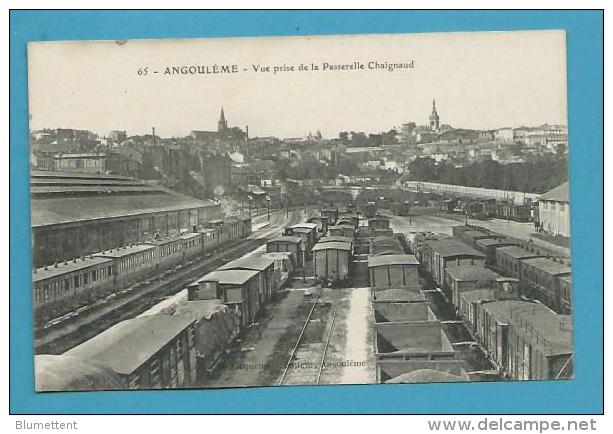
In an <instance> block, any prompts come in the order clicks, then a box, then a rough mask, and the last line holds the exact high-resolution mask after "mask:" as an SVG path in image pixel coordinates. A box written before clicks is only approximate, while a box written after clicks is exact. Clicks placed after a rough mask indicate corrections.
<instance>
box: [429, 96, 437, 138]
mask: <svg viewBox="0 0 613 434" xmlns="http://www.w3.org/2000/svg"><path fill="white" fill-rule="evenodd" d="M438 127H439V117H438V113H437V112H436V101H435V100H432V114H431V115H430V129H431V130H433V131H437V130H438Z"/></svg>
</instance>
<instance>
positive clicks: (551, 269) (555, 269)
mask: <svg viewBox="0 0 613 434" xmlns="http://www.w3.org/2000/svg"><path fill="white" fill-rule="evenodd" d="M523 263H524V264H526V265H530V266H532V267H534V268H536V269H537V270H541V271H544V272H546V273H549V274H551V275H556V274H565V273H570V272H571V271H572V270H571V267H570V266H568V265H566V264H560V263H559V262H556V261H554V260H553V259H549V258H531V259H525V260H524V261H523Z"/></svg>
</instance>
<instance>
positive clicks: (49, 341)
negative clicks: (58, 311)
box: [34, 215, 296, 354]
mask: <svg viewBox="0 0 613 434" xmlns="http://www.w3.org/2000/svg"><path fill="white" fill-rule="evenodd" d="M295 218H296V216H295V215H294V216H292V217H290V220H289V221H292V220H294V219H295ZM284 223H285V222H284ZM277 231H278V228H273V229H265V230H264V231H263V233H262V234H261V236H259V237H258V238H255V239H244V240H241V241H239V242H237V243H234V244H232V245H231V246H229V247H228V248H226V249H224V250H222V251H219V252H217V253H216V254H214V255H212V256H210V257H208V258H202V259H200V260H196V261H194V262H193V263H192V264H191V265H190V266H186V267H183V268H179V269H177V270H175V271H174V272H173V273H170V274H166V275H163V274H162V275H158V276H157V277H153V278H151V279H149V282H150V283H148V284H146V285H142V286H140V287H139V288H137V289H134V290H132V291H129V292H126V293H123V294H119V295H116V296H113V297H107V298H106V299H105V301H104V302H102V303H101V302H97V303H95V304H96V305H95V306H94V307H92V308H90V309H87V310H84V311H83V312H82V313H80V314H79V315H77V316H74V317H72V318H69V319H68V320H66V321H64V322H62V324H61V325H59V326H56V327H53V328H50V329H47V330H44V329H38V330H35V340H34V351H35V353H36V354H62V353H64V352H66V351H68V350H69V349H71V348H73V347H75V346H77V345H79V344H81V343H83V342H85V341H86V340H88V339H91V338H92V337H94V336H96V335H97V334H99V333H101V332H103V331H104V330H106V329H108V328H110V327H112V326H113V325H115V324H117V323H119V322H121V321H124V320H126V319H129V318H134V317H135V316H137V315H139V314H141V313H142V312H145V311H146V310H147V309H150V308H151V307H153V306H154V305H156V304H157V303H159V302H160V301H161V300H163V299H164V298H165V297H168V296H171V295H174V294H176V293H177V292H179V291H181V290H182V289H183V288H184V287H185V286H186V285H188V284H189V283H191V282H193V281H194V280H195V279H197V278H198V277H200V276H202V275H203V274H206V273H208V272H210V271H213V270H215V269H216V268H218V267H220V266H221V265H223V264H225V263H226V262H228V261H231V260H234V259H237V258H239V257H241V256H243V255H244V254H246V253H249V252H250V251H252V250H254V249H256V248H258V247H260V246H262V245H264V244H265V243H266V241H268V240H269V239H271V238H273V237H274V236H276V233H277Z"/></svg>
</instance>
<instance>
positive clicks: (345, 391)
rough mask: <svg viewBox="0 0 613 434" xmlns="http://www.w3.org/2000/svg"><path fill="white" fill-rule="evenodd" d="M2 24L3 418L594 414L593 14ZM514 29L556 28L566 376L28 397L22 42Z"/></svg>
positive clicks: (597, 338) (596, 145)
mask: <svg viewBox="0 0 613 434" xmlns="http://www.w3.org/2000/svg"><path fill="white" fill-rule="evenodd" d="M10 25H11V28H10V34H11V41H10V59H11V65H10V71H11V81H10V98H11V100H10V115H11V122H10V127H11V130H10V151H11V155H10V169H11V172H10V181H11V185H10V193H11V196H10V218H11V227H10V234H11V242H10V259H11V263H10V284H11V286H10V311H11V318H10V334H11V345H10V362H11V372H10V387H11V390H10V392H11V393H10V408H11V412H12V413H115V412H118V413H159V412H164V413H261V412H268V413H278V412H287V413H296V412H299V413H321V412H325V413H364V412H367V413H601V412H602V411H603V407H602V399H603V387H602V385H603V377H602V375H603V365H602V361H603V354H602V352H603V348H602V342H603V340H602V338H603V335H602V333H603V328H602V324H603V268H602V267H603V250H602V247H603V232H602V231H603V208H602V205H603V171H602V167H603V160H602V157H603V136H602V134H603V117H602V116H603V95H602V91H603V65H602V50H603V40H602V35H603V27H602V26H603V24H602V13H601V12H600V11H580V12H578V11H574V12H573V11H554V12H547V11H485V12H484V11H389V12H384V11H368V12H364V11H334V12H322V11H297V12H293V11H276V12H264V11H241V12H230V11H220V12H212V11H200V12H193V11H190V12H187V11H128V12H124V11H58V12H56V11H13V12H12V13H11V17H10ZM519 29H565V30H566V31H567V44H568V108H569V134H570V138H569V140H570V157H569V160H570V179H571V196H572V216H571V224H572V232H573V234H574V236H573V239H572V253H573V283H574V288H575V294H574V295H575V298H574V306H575V308H574V315H575V376H576V378H575V379H574V380H572V381H559V382H515V383H472V384H471V383H464V384H426V385H395V386H390V385H380V386H378V385H369V386H319V387H284V388H273V387H269V388H251V389H226V390H201V391H143V392H81V393H52V394H36V393H35V392H34V378H33V350H32V319H31V308H32V306H31V290H30V287H31V274H30V269H31V264H30V249H29V248H28V246H29V245H30V227H29V221H30V212H29V195H28V183H29V175H28V170H29V163H28V161H29V155H28V106H27V60H26V44H27V43H28V42H29V41H46V40H68V39H130V38H169V37H185V38H191V37H223V36H255V35H314V34H342V33H403V32H442V31H468V30H519ZM510 61H512V59H510ZM49 67H50V68H52V67H53V65H49Z"/></svg>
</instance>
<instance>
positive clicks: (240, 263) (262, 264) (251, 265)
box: [218, 255, 275, 271]
mask: <svg viewBox="0 0 613 434" xmlns="http://www.w3.org/2000/svg"><path fill="white" fill-rule="evenodd" d="M274 263H275V260H274V259H272V258H268V257H266V256H258V255H249V256H245V257H242V258H238V259H235V260H234V261H230V262H228V263H227V264H225V265H222V266H221V267H219V268H218V270H232V269H241V268H242V269H247V270H258V271H264V270H266V269H267V268H268V267H271V266H273V265H274Z"/></svg>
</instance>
